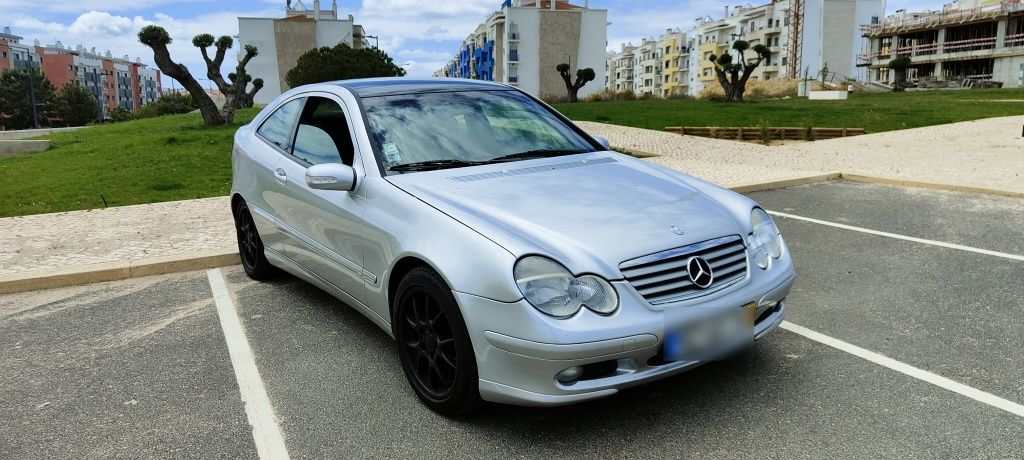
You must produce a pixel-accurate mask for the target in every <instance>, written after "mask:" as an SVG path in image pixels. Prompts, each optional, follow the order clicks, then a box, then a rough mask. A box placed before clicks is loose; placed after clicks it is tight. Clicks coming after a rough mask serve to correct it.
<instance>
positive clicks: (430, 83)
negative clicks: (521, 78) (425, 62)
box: [326, 77, 513, 98]
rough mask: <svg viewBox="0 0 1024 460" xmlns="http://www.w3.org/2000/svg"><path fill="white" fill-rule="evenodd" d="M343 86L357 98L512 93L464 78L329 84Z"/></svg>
mask: <svg viewBox="0 0 1024 460" xmlns="http://www.w3.org/2000/svg"><path fill="white" fill-rule="evenodd" d="M326 84H329V85H331V84H333V85H337V86H341V87H343V88H345V89H347V90H349V91H351V92H352V94H355V95H356V96H357V97H361V98H363V97H375V96H392V95H397V94H415V93H440V92H450V91H495V90H499V91H500V90H504V91H510V90H512V89H513V88H512V87H510V86H506V85H502V84H499V83H493V82H489V81H481V80H469V79H464V78H420V79H417V78H405V77H388V78H361V79H354V80H338V81H333V82H328V83H326Z"/></svg>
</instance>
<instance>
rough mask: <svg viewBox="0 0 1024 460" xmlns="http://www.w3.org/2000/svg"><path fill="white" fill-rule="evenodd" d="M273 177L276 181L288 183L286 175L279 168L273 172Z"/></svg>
mask: <svg viewBox="0 0 1024 460" xmlns="http://www.w3.org/2000/svg"><path fill="white" fill-rule="evenodd" d="M274 177H276V178H277V180H279V181H281V182H288V175H287V174H285V173H284V170H283V169H281V168H277V169H276V170H274Z"/></svg>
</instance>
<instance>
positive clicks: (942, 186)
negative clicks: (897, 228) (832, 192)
mask: <svg viewBox="0 0 1024 460" xmlns="http://www.w3.org/2000/svg"><path fill="white" fill-rule="evenodd" d="M840 179H842V180H848V181H851V182H865V183H869V184H882V185H899V186H902V187H917V188H930V189H936V190H950V191H954V192H965V193H982V194H986V195H999V196H1008V197H1014V198H1024V191H1017V190H1006V189H1001V188H990V187H977V186H973V185H959V184H949V183H944V182H926V181H918V180H912V179H901V178H897V177H883V176H871V175H867V174H857V173H849V172H844V173H842V174H840Z"/></svg>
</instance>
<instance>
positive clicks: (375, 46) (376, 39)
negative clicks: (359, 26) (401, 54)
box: [352, 34, 380, 48]
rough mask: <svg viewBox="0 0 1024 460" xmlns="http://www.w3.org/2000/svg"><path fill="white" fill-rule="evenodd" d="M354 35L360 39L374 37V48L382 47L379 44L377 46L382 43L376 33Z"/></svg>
mask: <svg viewBox="0 0 1024 460" xmlns="http://www.w3.org/2000/svg"><path fill="white" fill-rule="evenodd" d="M352 37H353V38H358V39H360V40H362V39H365V38H372V39H373V47H374V48H380V47H379V46H377V45H379V44H380V42H379V41H378V38H379V37H377V36H376V35H363V34H355V35H353V36H352Z"/></svg>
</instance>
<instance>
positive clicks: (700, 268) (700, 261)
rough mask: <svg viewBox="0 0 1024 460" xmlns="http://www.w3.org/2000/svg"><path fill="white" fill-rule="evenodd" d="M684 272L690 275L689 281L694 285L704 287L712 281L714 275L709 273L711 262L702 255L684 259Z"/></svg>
mask: <svg viewBox="0 0 1024 460" xmlns="http://www.w3.org/2000/svg"><path fill="white" fill-rule="evenodd" d="M686 274H687V275H690V281H692V282H693V285H694V286H697V287H699V288H701V289H706V288H707V287H708V286H711V283H712V282H714V280H715V276H714V274H712V273H711V264H709V263H708V261H706V260H704V258H702V257H696V256H695V257H690V260H687V261H686Z"/></svg>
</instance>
